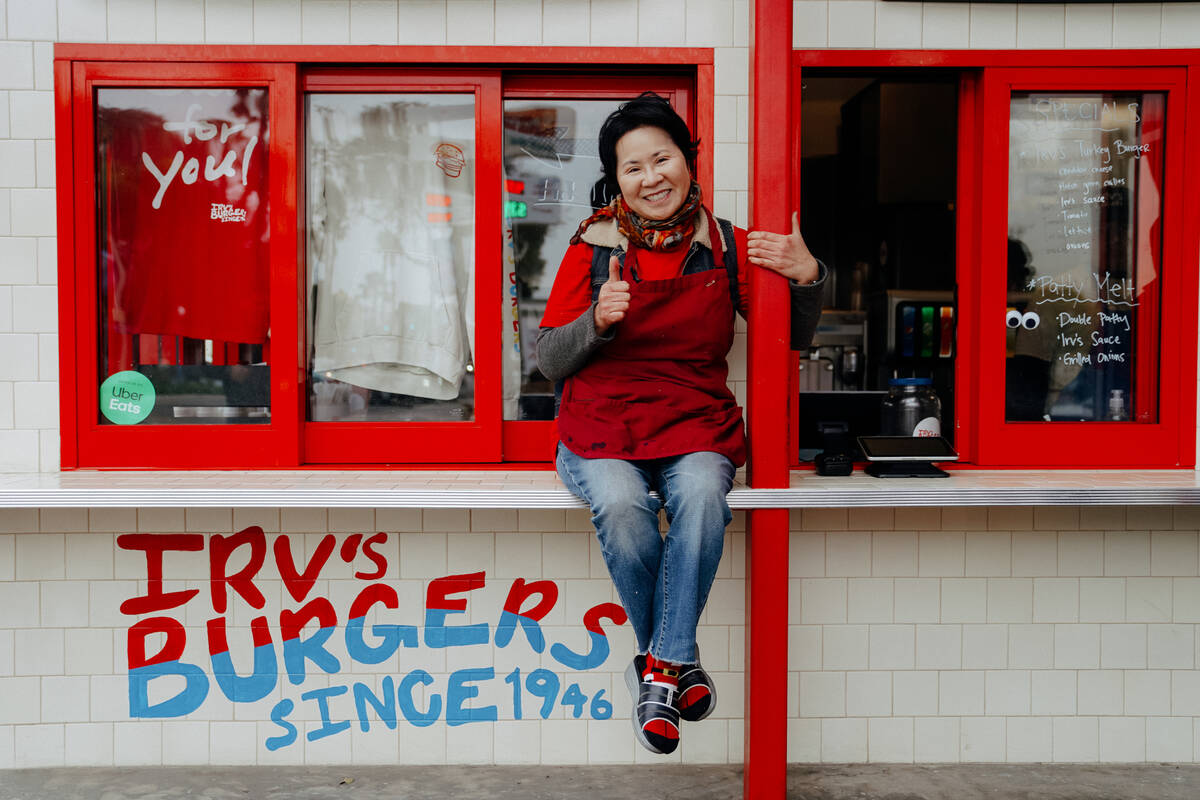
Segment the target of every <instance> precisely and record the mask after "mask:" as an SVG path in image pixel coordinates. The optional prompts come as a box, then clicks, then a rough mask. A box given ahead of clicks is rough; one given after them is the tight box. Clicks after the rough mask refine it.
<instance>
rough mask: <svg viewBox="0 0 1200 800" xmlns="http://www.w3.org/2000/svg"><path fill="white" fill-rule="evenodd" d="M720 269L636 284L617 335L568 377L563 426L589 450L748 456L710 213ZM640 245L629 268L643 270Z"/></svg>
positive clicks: (640, 455)
mask: <svg viewBox="0 0 1200 800" xmlns="http://www.w3.org/2000/svg"><path fill="white" fill-rule="evenodd" d="M709 224H710V235H711V241H712V242H713V251H712V252H713V258H714V260H715V261H716V268H715V269H710V270H705V271H703V272H695V273H692V274H691V275H683V276H680V277H678V278H669V279H667V280H657V281H639V282H631V283H630V290H629V293H630V300H629V310H628V311H627V312H626V314H625V319H624V320H622V321H621V322H620V323H618V324H617V326H616V336H615V337H614V339H613V340H612V341H611V342H609V343H608V344H606V345H605V346H604V347H603V349H601V350H600V351H599V352H598V353H597V354H596V356H595V357H594V358H593V359H592V360H591V361H589V362H588V363H587V364H586V365H585V366H584V367H583V368H582V369H580V370H579V371H578V372H576V373H575V374H574V375H572V376H571V377H569V378H567V380H566V383H565V385H564V387H563V396H562V405H561V406H560V408H559V413H558V432H559V436H560V438H561V439H562V442H563V444H564V445H566V447H567V448H568V449H569V450H570V451H571V452H573V453H575V454H577V455H580V456H583V457H584V458H624V459H646V458H665V457H668V456H677V455H682V454H684V453H695V452H699V451H703V450H709V451H713V452H717V453H720V454H722V455H723V456H725V457H726V458H728V459H729V460H730V461H732V462H733V463H734V465H735V466H741V465H742V464H744V463H745V462H746V433H745V428H744V426H743V424H742V410H741V408H740V407H739V406H738V404H737V401H736V400H734V397H733V394H732V393H731V392H730V391H729V387H728V385H727V384H726V380H727V378H728V373H729V366H728V365H727V364H726V362H725V356H726V354H727V353H728V352H729V348H730V345H732V343H733V314H734V309H733V302H732V300H731V299H730V296H729V275H728V274H727V272H726V270H725V268H724V264H723V261H724V258H723V254H722V253H721V251H720V244H719V243H720V241H721V239H720V233H719V232H718V231H717V230H716V225H714V224H712V222H711V219H710V223H709ZM636 263H637V249H636V248H633V247H631V248H630V249H629V252H628V254H626V256H625V264H624V269H623V272H622V274H630V275H635V274H636Z"/></svg>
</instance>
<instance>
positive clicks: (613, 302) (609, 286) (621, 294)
mask: <svg viewBox="0 0 1200 800" xmlns="http://www.w3.org/2000/svg"><path fill="white" fill-rule="evenodd" d="M620 270H621V267H620V262H618V261H617V257H616V256H613V257H612V258H610V259H609V260H608V280H607V281H605V282H604V284H603V285H602V286H601V287H600V295H599V297H597V298H596V311H595V314H594V316H595V321H596V333H598V334H600V335H604V334H605V333H606V332H607V331H608V329H609V328H611V327H612V326H613V325H616V324H617V323H618V322H620V321H621V320H623V319H625V312H626V311H628V310H629V284H628V283H627V282H626V281H623V280H621V271H620Z"/></svg>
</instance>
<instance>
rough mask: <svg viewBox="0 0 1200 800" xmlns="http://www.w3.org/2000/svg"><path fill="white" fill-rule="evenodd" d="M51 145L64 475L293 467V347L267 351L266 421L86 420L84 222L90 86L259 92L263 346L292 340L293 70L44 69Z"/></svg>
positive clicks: (89, 295) (91, 158)
mask: <svg viewBox="0 0 1200 800" xmlns="http://www.w3.org/2000/svg"><path fill="white" fill-rule="evenodd" d="M55 69H56V88H57V108H56V122H57V130H58V131H59V138H58V142H57V147H58V154H57V155H58V168H59V174H60V175H62V176H64V181H65V186H60V188H59V195H58V215H59V228H58V230H59V238H58V247H59V265H60V266H59V326H60V327H59V329H60V336H59V358H60V361H61V365H62V369H61V370H60V379H59V380H60V396H61V409H62V411H61V424H62V429H61V430H62V457H63V466H64V468H71V467H76V466H102V467H112V468H139V467H158V468H162V467H182V468H205V467H220V466H246V467H277V466H284V465H288V464H294V463H296V458H297V454H298V449H299V448H298V442H297V441H296V438H295V436H294V434H293V433H292V429H293V428H294V427H295V425H296V424H297V421H298V419H297V417H296V408H297V407H298V405H297V404H298V399H297V398H298V388H297V385H296V382H295V380H294V379H291V378H290V376H293V375H295V374H296V367H297V362H296V361H295V358H296V357H297V356H298V352H297V351H296V350H295V348H288V347H284V346H276V347H272V348H271V356H270V365H271V409H272V415H271V422H270V423H269V424H264V425H255V424H251V425H237V426H225V425H135V426H117V425H101V424H100V423H99V420H98V416H99V415H98V413H97V411H98V409H99V407H100V404H99V386H100V382H101V380H102V376H101V375H99V343H98V331H99V319H98V307H99V304H98V302H97V297H98V295H97V292H98V287H97V278H96V271H97V270H96V264H97V232H96V214H95V201H94V198H95V191H96V179H95V176H96V154H95V147H94V141H95V136H94V127H95V115H94V112H93V109H94V108H95V92H96V90H97V89H98V88H102V87H110V86H112V87H115V86H119V87H126V88H148V89H149V88H155V87H165V86H172V87H176V86H184V87H212V86H217V87H242V86H249V87H265V88H266V89H267V92H268V95H267V97H268V102H269V106H268V119H269V120H270V124H271V135H270V139H269V141H268V147H267V153H268V155H267V158H268V164H269V167H268V170H269V176H270V177H269V184H268V192H269V200H268V202H269V203H270V215H271V227H270V233H271V235H270V242H269V244H268V252H269V256H268V258H269V275H270V289H269V298H268V303H269V306H270V320H271V327H272V338H273V340H274V342H276V343H278V344H282V343H283V342H286V341H289V340H291V341H295V340H296V337H297V336H298V333H299V331H300V330H302V327H301V326H300V320H299V318H298V317H297V316H296V314H295V312H294V307H295V296H296V290H295V284H296V280H297V273H296V265H297V261H296V246H295V236H294V235H293V234H294V231H293V230H292V229H291V228H289V226H288V225H287V224H286V220H287V218H288V215H289V214H294V212H295V208H296V205H295V197H296V187H295V176H296V172H295V169H293V168H292V165H291V164H289V163H288V161H287V158H286V153H287V152H289V151H291V150H294V149H295V125H294V123H292V124H289V122H288V121H289V120H294V119H295V116H296V112H295V99H296V90H295V85H296V77H295V76H296V73H295V68H294V67H292V66H290V65H281V64H236V63H215V64H209V63H196V62H176V63H167V64H159V65H156V67H155V69H153V70H148V69H146V68H145V67H144V66H142V65H138V64H127V63H103V62H88V63H75V64H71V63H67V62H62V61H59V62H58V63H56V65H55Z"/></svg>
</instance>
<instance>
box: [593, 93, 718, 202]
mask: <svg viewBox="0 0 1200 800" xmlns="http://www.w3.org/2000/svg"><path fill="white" fill-rule="evenodd" d="M643 127H652V128H661V129H662V130H664V131H666V132H667V135H668V136H670V137H671V141H673V142H674V143H675V146H676V147H678V148H679V149H680V150H681V151H682V152H683V157H684V159H685V160H686V161H687V165H688V169H689V170H691V172H692V174H693V175H694V174H695V172H696V153H697V152H698V151H699V149H700V140H699V139H692V134H691V131H689V130H688V127H687V123H686V122H684V121H683V118H682V117H680V116H679V114H677V113H675V109H674V108H672V107H671V104H670V103H669V102H668V101H667V99H666V98H665V97H662V96H661V95H657V94H655V93H654V92H642V93H641V94H640V95H638V96H637V97H635V98H634V99H632V100H630V101H628V102H625V103H622V104H621V107H620V108H618V109H617V110H616V111H614V112H613V113H611V114H609V115H608V119H606V120H604V124H603V125H601V126H600V142H599V143H600V166H601V168H602V169H603V171H604V178H603V180H604V182H605V184H607V187H608V190H609V194H610V195H611V196H613V197H616V196H617V195H618V194H620V193H621V189H620V186H619V185H618V183H617V142H618V141H619V140H620V138H621V137H622V136H624V135H625V134H627V133H629V132H630V131H631V130H633V129H635V128H643Z"/></svg>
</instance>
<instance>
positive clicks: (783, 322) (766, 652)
mask: <svg viewBox="0 0 1200 800" xmlns="http://www.w3.org/2000/svg"><path fill="white" fill-rule="evenodd" d="M752 7H753V14H752V17H751V20H750V165H749V166H750V227H751V229H752V230H769V231H775V232H777V233H789V232H790V231H791V209H790V208H789V206H790V205H791V202H790V201H791V196H792V195H791V180H792V171H793V170H792V164H791V163H790V160H789V159H790V155H791V146H790V142H791V136H792V131H791V130H790V128H791V120H792V114H791V102H792V93H791V77H792V65H791V52H792V4H791V0H754V3H753V4H752ZM788 310H789V306H788V289H787V285H786V283H785V281H784V279H783V278H781V277H780V276H778V275H775V274H773V273H768V272H767V271H766V270H761V269H753V270H752V271H751V273H750V319H749V336H748V342H747V360H748V371H749V375H748V384H747V385H748V394H747V420H748V425H749V437H750V462H749V476H750V485H751V486H753V487H755V488H779V487H786V486H787V485H788V460H787V455H788V447H787V443H788V439H789V436H790V432H789V429H788V397H787V395H788V371H787V368H788V364H789V363H790V362H789V358H788V330H789V325H788ZM746 547H747V550H748V553H747V561H746V573H747V574H746V673H745V674H746V728H745V764H746V770H745V777H744V779H743V796H744V797H746V798H754V799H755V800H758V798H781V797H783V796H784V795H785V793H786V788H787V641H788V636H787V632H788V631H787V626H788V618H787V613H788V597H787V595H788V512H787V510H786V509H761V510H752V511H750V512H749V514H748V534H747V537H746Z"/></svg>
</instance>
